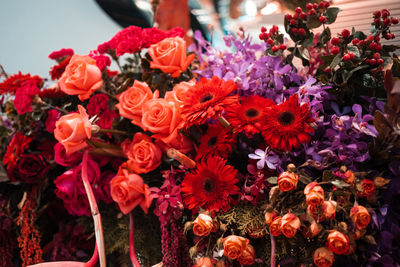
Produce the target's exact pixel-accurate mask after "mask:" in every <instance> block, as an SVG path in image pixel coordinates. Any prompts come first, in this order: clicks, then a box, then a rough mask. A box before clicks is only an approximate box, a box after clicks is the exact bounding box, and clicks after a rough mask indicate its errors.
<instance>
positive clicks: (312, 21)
mask: <svg viewBox="0 0 400 267" xmlns="http://www.w3.org/2000/svg"><path fill="white" fill-rule="evenodd" d="M306 25H307V28H309V29H315V28H318V27H319V26H321V21H319V17H318V16H317V15H315V14H314V15H311V16H307V24H306Z"/></svg>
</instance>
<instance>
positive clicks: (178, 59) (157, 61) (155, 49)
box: [148, 37, 195, 77]
mask: <svg viewBox="0 0 400 267" xmlns="http://www.w3.org/2000/svg"><path fill="white" fill-rule="evenodd" d="M148 53H149V55H150V57H151V59H152V60H153V61H150V68H152V69H160V70H161V71H162V72H164V73H171V76H172V77H178V76H179V75H181V72H182V71H185V70H186V69H187V67H189V65H190V63H192V61H193V59H194V56H195V55H194V54H190V55H188V56H187V55H186V42H185V40H183V39H182V38H180V37H170V38H165V39H164V40H162V41H161V42H158V43H156V44H153V45H151V46H150V48H149V50H148Z"/></svg>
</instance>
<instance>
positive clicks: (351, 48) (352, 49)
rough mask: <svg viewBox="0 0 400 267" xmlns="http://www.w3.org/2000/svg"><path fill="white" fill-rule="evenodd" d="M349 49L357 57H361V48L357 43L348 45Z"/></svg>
mask: <svg viewBox="0 0 400 267" xmlns="http://www.w3.org/2000/svg"><path fill="white" fill-rule="evenodd" d="M347 50H348V51H349V52H351V53H353V54H354V56H355V57H360V50H358V47H357V46H355V45H348V46H347Z"/></svg>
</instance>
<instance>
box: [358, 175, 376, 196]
mask: <svg viewBox="0 0 400 267" xmlns="http://www.w3.org/2000/svg"><path fill="white" fill-rule="evenodd" d="M375 190H376V188H375V184H374V182H373V181H371V180H368V179H364V180H362V181H361V183H360V184H357V191H358V195H359V196H360V197H370V196H372V195H373V194H374V193H375Z"/></svg>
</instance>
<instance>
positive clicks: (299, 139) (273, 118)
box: [262, 95, 314, 151]
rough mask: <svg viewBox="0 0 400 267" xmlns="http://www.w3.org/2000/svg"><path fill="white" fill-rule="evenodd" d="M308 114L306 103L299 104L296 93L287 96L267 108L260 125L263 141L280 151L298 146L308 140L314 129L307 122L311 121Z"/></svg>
mask: <svg viewBox="0 0 400 267" xmlns="http://www.w3.org/2000/svg"><path fill="white" fill-rule="evenodd" d="M309 115H310V110H309V106H308V104H303V105H301V106H300V104H299V98H298V96H297V95H293V96H291V97H289V99H287V100H286V101H285V102H283V103H282V104H280V105H277V106H272V107H270V108H268V111H267V116H266V117H265V119H264V125H263V126H262V128H263V129H262V135H263V136H264V138H265V141H266V142H267V143H268V145H269V146H270V147H271V148H274V149H278V150H282V151H290V150H292V149H293V148H298V147H300V144H301V143H308V142H310V140H311V137H310V134H309V133H310V132H313V131H314V129H313V128H312V127H311V126H310V125H309V124H308V123H310V122H313V119H311V118H309Z"/></svg>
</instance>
